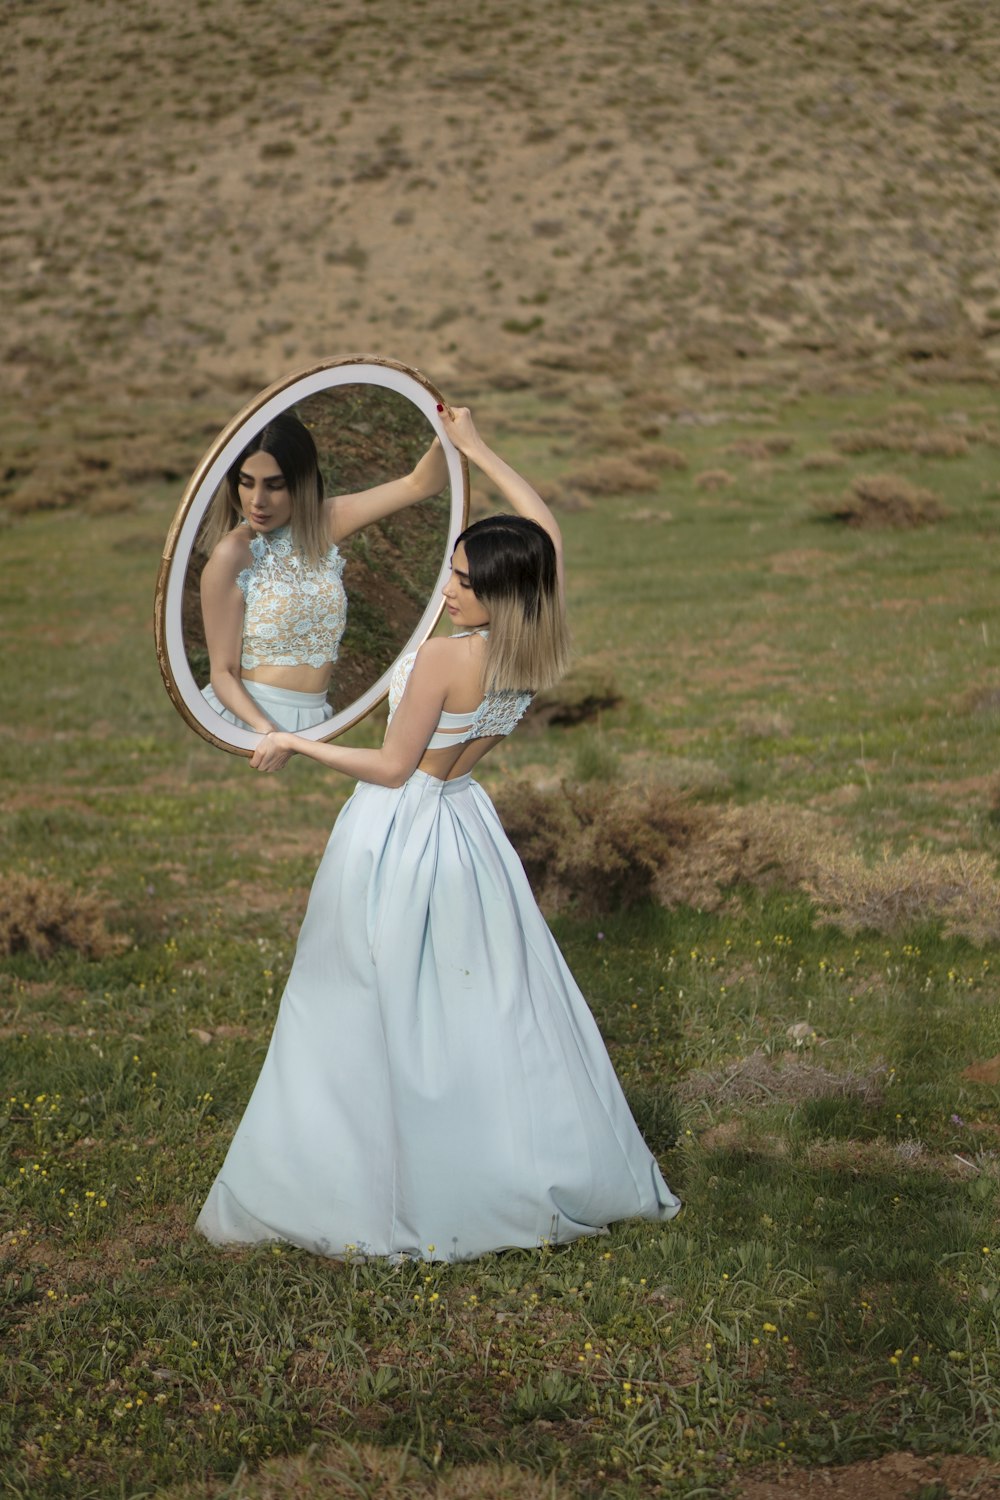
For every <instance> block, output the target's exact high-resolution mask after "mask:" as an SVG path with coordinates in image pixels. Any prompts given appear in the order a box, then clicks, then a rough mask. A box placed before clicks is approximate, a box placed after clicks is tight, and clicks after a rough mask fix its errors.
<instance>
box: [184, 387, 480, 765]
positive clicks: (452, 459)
mask: <svg viewBox="0 0 1000 1500" xmlns="http://www.w3.org/2000/svg"><path fill="white" fill-rule="evenodd" d="M440 399H441V398H440V397H439V395H438V392H437V391H436V390H434V388H433V387H432V386H430V384H429V383H428V382H427V381H426V380H425V379H424V378H423V376H421V375H419V374H418V373H417V372H416V371H413V370H407V369H406V367H405V366H401V365H398V364H396V363H395V362H393V361H389V360H384V359H377V358H370V357H369V358H365V357H361V358H351V359H346V360H335V361H330V362H328V363H326V364H323V365H320V366H316V367H314V368H313V369H311V370H307V371H306V372H304V373H303V374H300V375H294V376H290V377H289V378H288V379H287V380H285V381H282V382H280V383H279V384H277V385H275V386H272V387H270V388H269V390H267V391H264V392H262V394H261V395H260V396H259V397H258V398H257V399H256V400H255V401H254V402H253V403H251V405H250V406H249V407H247V408H246V409H245V410H244V411H243V412H241V413H240V415H239V416H238V417H236V418H235V419H234V420H233V421H232V422H231V423H230V424H229V426H228V427H227V428H226V429H225V430H224V431H223V432H222V433H221V434H220V436H219V438H218V439H217V440H216V442H215V443H214V444H213V446H212V448H211V449H210V450H209V452H208V453H207V454H206V455H205V457H204V458H203V459H202V461H201V463H200V464H199V466H198V469H197V470H196V471H195V474H194V476H193V477H192V479H191V481H190V483H189V484H188V486H187V488H186V490H185V493H184V497H183V498H182V501H181V504H180V506H179V508H178V512H177V514H176V516H175V518H174V521H173V524H172V526H171V529H170V533H169V535H168V538H167V544H166V547H165V550H164V556H163V561H162V563H161V567H160V574H159V578H158V581H157V600H156V614H155V625H156V643H157V654H158V657H159V662H160V669H161V672H162V675H163V678H164V682H165V685H166V687H167V691H168V692H169V694H170V697H171V698H172V700H173V702H174V704H175V706H176V707H177V709H178V711H179V712H180V713H181V715H182V717H183V718H184V719H185V720H186V722H187V723H188V724H190V725H191V727H192V728H194V729H195V730H197V732H198V733H199V734H201V735H203V736H204V737H205V738H206V739H209V740H211V741H212V742H213V743H214V744H217V745H221V746H222V747H223V748H225V749H229V750H233V751H235V752H236V753H240V754H249V753H250V751H251V750H252V749H253V746H254V745H255V744H256V743H257V741H258V737H259V734H260V733H262V732H264V731H265V728H266V727H268V725H269V724H270V723H279V722H280V717H279V713H278V712H277V711H275V712H272V711H271V709H270V708H269V707H268V706H267V702H266V700H268V699H270V701H271V702H280V703H281V704H282V705H283V707H282V712H285V711H286V710H285V707H284V705H285V704H286V700H288V701H289V703H290V706H289V707H287V711H288V712H289V713H295V712H297V711H300V710H301V711H302V712H303V713H307V714H308V717H304V718H302V719H301V720H300V722H298V723H296V724H289V725H288V727H291V728H295V729H297V730H298V731H299V732H302V733H305V734H306V735H307V736H308V737H309V738H314V739H325V738H329V737H332V736H334V735H336V734H339V733H341V732H343V730H345V729H346V728H348V727H349V726H350V725H351V724H353V723H356V722H357V720H358V719H359V718H361V717H362V716H363V715H364V714H365V713H367V712H368V711H369V710H370V709H371V707H372V706H373V705H374V704H375V703H377V702H378V701H379V700H380V698H382V697H384V696H385V692H386V690H387V687H388V682H389V678H390V676H391V674H392V669H393V667H394V665H395V663H396V661H397V660H398V659H399V657H400V656H401V655H402V654H403V653H404V652H405V651H406V650H408V649H409V650H413V649H415V648H416V646H417V645H419V644H420V642H421V641H422V640H423V639H425V638H426V636H427V635H428V634H429V633H430V631H431V630H432V629H433V627H434V625H435V623H436V621H437V619H438V618H439V616H440V613H441V607H442V600H441V597H440V589H441V586H442V584H443V582H444V580H445V578H446V576H447V573H448V560H449V558H450V554H451V550H452V546H453V539H454V537H455V536H456V535H457V534H458V532H459V531H460V530H461V529H462V527H463V525H464V524H465V520H466V516H467V511H468V471H467V467H466V465H465V462H464V460H463V459H462V458H461V455H460V454H458V452H457V451H456V449H455V448H454V447H453V446H452V445H451V443H450V442H449V441H448V440H447V438H445V437H444V435H443V430H442V426H441V420H440V415H439V411H440V407H439V404H438V403H439V402H440ZM275 434H278V435H277V436H276V435H275ZM282 441H283V442H285V443H286V446H285V447H284V448H282V447H281V446H280V443H281V442H282ZM287 444H291V448H289V447H288V446H287ZM293 450H294V452H293ZM278 453H281V454H282V455H283V457H282V460H281V462H280V463H279V462H278V459H277V457H276V455H277V454H278ZM295 454H297V455H298V456H297V457H296V456H295ZM286 469H287V470H288V472H289V476H290V482H289V484H288V485H286V482H285V478H286V476H285V470H286ZM303 501H304V503H303ZM303 516H307V517H309V518H310V522H309V524H307V526H306V530H305V534H304V533H303V525H302V517H303ZM309 525H311V530H312V536H311V538H310V537H309V535H308V531H309ZM303 537H304V540H303ZM310 556H311V557H312V561H311V562H310V561H309V560H308V559H309V557H310ZM310 570H311V571H310ZM220 584H221V587H220ZM345 593H346V599H347V608H346V624H345V621H344V618H343V615H344V596H345ZM220 601H221V602H220ZM303 639H304V640H305V641H306V643H307V644H305V645H303ZM275 643H276V644H275ZM331 662H333V665H332V669H331ZM216 689H218V691H219V694H221V695H222V699H224V700H225V703H223V701H221V700H220V697H219V696H218V694H217V693H216V691H215V690H216ZM250 694H252V696H248V695H250ZM307 699H309V700H310V701H309V702H308V703H307V702H306V700H307ZM291 700H295V701H294V702H291ZM213 704H214V706H213ZM217 710H219V711H217ZM305 726H308V727H305Z"/></svg>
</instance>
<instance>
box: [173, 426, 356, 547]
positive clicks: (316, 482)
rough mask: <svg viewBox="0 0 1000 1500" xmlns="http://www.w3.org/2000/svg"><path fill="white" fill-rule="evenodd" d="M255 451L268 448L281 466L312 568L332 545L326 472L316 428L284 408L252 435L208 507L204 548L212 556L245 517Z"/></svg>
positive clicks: (296, 538)
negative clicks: (243, 498)
mask: <svg viewBox="0 0 1000 1500" xmlns="http://www.w3.org/2000/svg"><path fill="white" fill-rule="evenodd" d="M254 453H268V454H270V456H271V457H272V458H273V459H274V461H275V463H276V464H277V465H278V468H279V469H280V470H281V473H282V477H283V478H284V481H285V483H286V485H287V486H288V494H289V498H290V500H291V502H292V515H291V526H292V546H293V547H294V549H295V551H296V552H297V553H298V554H299V556H300V557H302V558H303V559H304V560H305V561H306V562H308V563H309V564H310V565H311V566H313V567H318V566H319V565H320V564H321V563H322V562H323V560H324V558H325V557H326V555H327V553H328V552H329V550H330V538H329V536H328V534H327V527H326V522H325V518H324V514H323V488H324V486H323V475H322V474H321V472H320V467H319V455H318V453H317V452H316V443H315V441H314V439H313V435H312V433H311V432H310V431H309V428H308V427H306V426H305V424H304V423H303V422H301V421H300V420H299V418H298V417H297V416H295V414H294V413H293V412H290V411H283V412H279V413H278V415H277V416H276V417H272V418H271V420H270V422H268V424H267V426H266V427H262V428H261V430H260V432H258V433H257V434H256V436H255V437H253V438H252V439H251V440H250V442H249V443H248V444H247V445H246V447H245V448H244V449H243V451H242V453H241V454H240V456H239V458H238V459H237V460H236V462H235V463H234V464H231V465H230V466H229V471H228V473H227V474H226V477H225V479H224V480H223V481H222V483H221V484H220V485H219V488H218V489H217V490H216V492H215V494H214V495H213V497H212V503H211V505H210V506H209V508H208V516H207V519H206V521H205V525H204V527H203V529H202V532H201V536H200V537H199V546H200V548H201V550H202V552H204V553H206V555H210V554H211V553H212V552H213V551H214V549H215V548H216V547H217V546H218V544H219V542H221V541H222V539H223V537H225V536H228V535H229V533H230V532H231V531H232V530H233V528H234V527H235V526H238V525H239V524H240V522H241V521H242V520H243V507H242V505H241V504H240V484H239V479H240V470H241V469H242V468H243V465H244V464H245V463H246V461H247V459H248V458H249V457H250V456H251V455H252V454H254Z"/></svg>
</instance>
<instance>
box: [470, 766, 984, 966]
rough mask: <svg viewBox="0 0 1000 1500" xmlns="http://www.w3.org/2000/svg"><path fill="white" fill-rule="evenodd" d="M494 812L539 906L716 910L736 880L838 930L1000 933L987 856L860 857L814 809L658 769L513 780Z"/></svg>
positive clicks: (913, 851) (978, 937)
mask: <svg viewBox="0 0 1000 1500" xmlns="http://www.w3.org/2000/svg"><path fill="white" fill-rule="evenodd" d="M497 808H498V811H499V813H500V817H501V819H502V821H503V824H504V827H505V828H506V830H507V833H508V835H509V837H510V839H511V841H512V843H513V844H514V846H515V847H516V849H517V851H518V854H519V855H520V857H521V860H522V863H523V864H524V867H525V870H526V872H527V874H528V878H529V880H530V881H531V884H532V888H533V889H534V891H535V895H536V897H537V899H538V901H539V902H540V904H541V905H542V906H543V907H545V909H546V910H548V911H550V912H554V911H561V910H564V909H565V908H567V907H575V908H576V909H577V910H578V911H580V912H581V913H583V914H588V915H598V914H601V913H607V912H612V911H616V910H619V909H620V908H622V907H627V906H631V905H633V904H635V903H637V902H641V901H653V902H655V903H656V904H657V905H659V906H662V907H665V908H666V909H668V910H671V909H673V908H675V907H680V906H688V907H693V908H695V909H696V910H700V911H717V910H718V909H719V908H720V907H721V906H722V904H723V903H724V902H725V901H726V899H727V898H728V897H729V895H730V894H731V893H732V892H733V891H734V890H735V889H736V888H737V887H739V886H748V887H752V888H754V889H758V890H765V891H766V890H773V889H783V890H799V891H802V892H803V893H804V894H805V895H807V896H808V897H809V899H810V900H811V901H812V902H813V903H814V905H815V908H816V920H817V922H819V923H821V924H824V925H829V926H833V927H837V928H839V929H840V930H841V931H842V932H845V933H847V934H848V935H854V934H855V933H858V932H862V931H871V932H879V933H883V934H885V935H887V936H898V935H899V934H900V933H902V932H905V931H906V930H909V929H913V928H914V927H920V926H926V925H940V926H941V928H942V930H943V933H944V936H946V937H961V938H964V939H966V940H967V941H968V942H971V943H973V944H975V945H976V946H977V947H982V946H986V945H989V944H992V943H995V942H998V941H1000V881H998V879H997V874H996V868H995V863H994V861H993V859H992V858H991V857H990V856H989V855H987V854H981V853H970V852H968V851H965V850H952V851H948V852H942V853H935V852H931V851H928V850H924V849H918V848H916V847H911V848H909V849H906V850H904V851H903V853H902V854H898V855H897V854H893V853H892V852H891V851H889V850H885V851H883V853H882V855H881V857H880V858H879V859H877V860H876V861H875V862H874V863H872V864H869V863H867V862H866V860H865V859H864V858H863V857H862V856H861V855H860V854H856V853H854V852H853V851H852V850H851V849H850V848H849V847H848V845H847V843H846V840H845V838H844V836H843V835H842V834H840V833H839V832H837V831H836V830H834V829H831V828H830V826H829V824H827V823H826V822H824V820H822V819H821V818H819V817H818V816H816V815H815V814H811V813H808V812H803V811H802V810H799V809H792V808H786V807H781V806H776V805H774V804H771V803H767V802H759V803H754V804H752V805H749V806H745V807H744V806H737V805H729V806H719V805H718V804H699V803H697V802H695V801H693V800H692V799H691V797H690V795H689V793H688V792H686V791H679V790H678V789H677V787H676V786H672V785H670V783H669V782H668V781H667V780H666V779H665V778H664V777H657V778H656V780H653V781H650V782H648V783H632V784H623V785H617V784H613V785H609V784H608V783H607V782H606V781H593V782H587V783H586V784H584V785H573V786H571V785H568V784H567V783H566V782H563V783H561V784H560V786H558V787H555V788H545V789H543V788H541V787H538V786H536V785H533V784H532V783H530V782H527V781H520V782H515V783H513V784H511V785H509V786H508V787H506V788H505V789H504V790H503V791H502V792H501V793H499V794H498V796H497Z"/></svg>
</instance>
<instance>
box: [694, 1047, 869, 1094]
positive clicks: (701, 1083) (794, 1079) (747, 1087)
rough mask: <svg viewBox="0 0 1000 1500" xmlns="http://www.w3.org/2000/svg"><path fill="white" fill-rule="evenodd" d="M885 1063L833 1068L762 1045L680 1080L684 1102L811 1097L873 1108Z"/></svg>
mask: <svg viewBox="0 0 1000 1500" xmlns="http://www.w3.org/2000/svg"><path fill="white" fill-rule="evenodd" d="M884 1082H885V1069H884V1068H882V1067H877V1068H874V1069H872V1070H871V1071H870V1072H867V1073H853V1072H846V1073H834V1072H832V1071H831V1070H830V1069H829V1068H824V1067H822V1066H821V1065H820V1064H819V1063H813V1062H807V1061H806V1060H805V1058H803V1057H800V1056H797V1055H795V1054H792V1055H790V1056H786V1057H784V1058H781V1059H778V1058H774V1057H771V1056H770V1055H769V1054H768V1053H766V1052H764V1051H762V1050H761V1049H759V1048H758V1049H757V1050H756V1051H754V1052H751V1053H750V1054H749V1056H748V1057H740V1058H737V1059H736V1060H735V1061H733V1062H731V1063H728V1064H727V1065H726V1067H724V1068H721V1069H718V1070H716V1071H709V1070H705V1071H701V1070H699V1071H697V1072H694V1073H689V1074H688V1075H687V1077H685V1078H682V1079H681V1080H680V1082H679V1083H678V1084H677V1085H675V1093H676V1096H677V1098H678V1099H679V1100H680V1101H681V1102H682V1103H692V1104H693V1103H698V1104H709V1105H712V1106H713V1107H714V1108H718V1107H720V1106H722V1105H727V1104H772V1103H776V1102H778V1101H783V1102H785V1103H788V1104H801V1103H803V1102H805V1101H806V1100H809V1099H858V1100H860V1101H861V1102H862V1103H863V1104H864V1105H866V1106H867V1107H869V1108H876V1107H877V1106H878V1105H880V1104H881V1103H882V1101H883V1098H884V1096H885V1090H884Z"/></svg>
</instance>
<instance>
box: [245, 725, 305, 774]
mask: <svg viewBox="0 0 1000 1500" xmlns="http://www.w3.org/2000/svg"><path fill="white" fill-rule="evenodd" d="M294 754H295V736H294V734H288V733H287V732H286V731H285V730H284V729H274V730H271V732H270V733H269V734H265V735H262V736H261V738H260V740H259V741H258V743H257V746H256V748H255V750H254V752H253V754H252V755H251V757H250V764H251V766H252V767H253V769H254V770H255V771H280V770H281V768H282V766H285V765H287V764H288V762H289V761H290V760H291V758H292V756H293V755H294Z"/></svg>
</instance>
